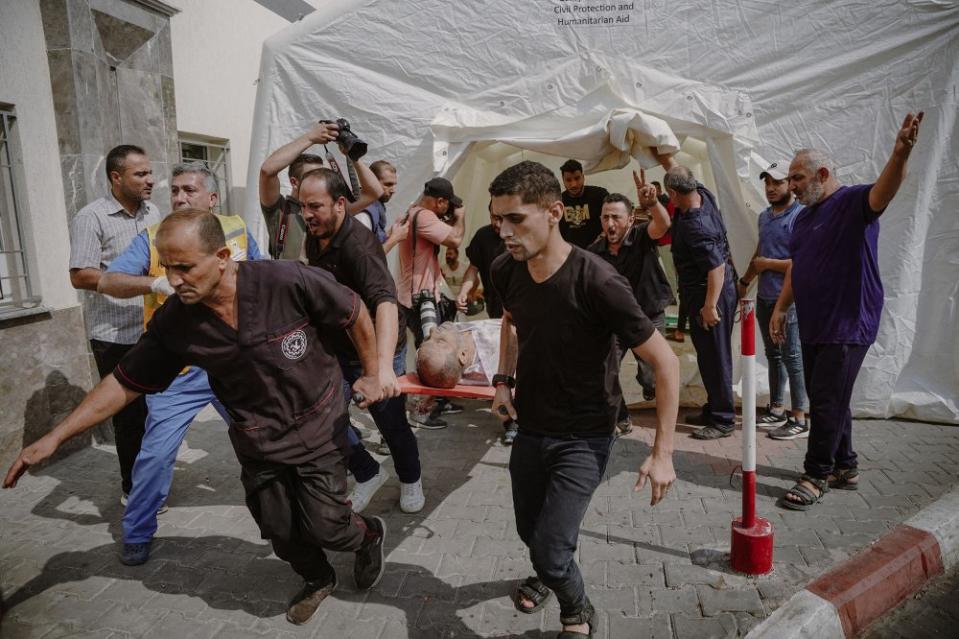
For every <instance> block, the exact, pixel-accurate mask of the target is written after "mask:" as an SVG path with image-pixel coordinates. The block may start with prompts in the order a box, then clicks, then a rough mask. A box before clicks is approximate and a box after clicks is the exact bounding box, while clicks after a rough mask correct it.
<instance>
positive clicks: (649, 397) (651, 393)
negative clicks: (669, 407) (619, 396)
mask: <svg viewBox="0 0 959 639" xmlns="http://www.w3.org/2000/svg"><path fill="white" fill-rule="evenodd" d="M643 399H644V400H645V401H647V402H651V401H653V400H654V399H656V389H655V388H645V387H644V388H643Z"/></svg>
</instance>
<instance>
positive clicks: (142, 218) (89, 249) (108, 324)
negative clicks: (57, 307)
mask: <svg viewBox="0 0 959 639" xmlns="http://www.w3.org/2000/svg"><path fill="white" fill-rule="evenodd" d="M162 219H163V216H162V215H161V214H160V210H159V209H158V208H157V207H156V205H155V204H153V203H152V202H150V201H149V200H147V201H144V202H140V207H139V208H138V209H137V212H136V214H135V215H130V214H129V213H127V212H126V210H124V208H123V205H122V204H120V203H119V202H118V201H117V199H116V198H115V197H113V194H112V193H110V194H108V195H107V196H106V197H102V198H100V199H99V200H95V201H93V202H91V203H90V204H87V205H86V206H85V207H83V208H82V209H80V211H79V212H78V213H77V215H76V217H74V218H73V229H72V233H71V237H70V268H71V269H82V268H95V269H99V270H100V271H103V272H106V270H107V269H108V268H109V267H110V264H112V263H113V260H114V259H116V258H117V257H118V256H119V255H120V254H121V253H123V251H125V250H126V248H127V247H128V246H129V245H130V243H131V242H132V241H133V238H135V237H136V236H137V234H138V233H140V232H142V231H145V230H146V229H147V227H148V226H152V225H153V224H157V223H159V222H160V221H161V220H162ZM80 293H81V297H82V300H83V315H84V318H85V320H86V324H87V336H88V337H89V338H90V339H95V340H100V341H103V342H110V343H112V344H133V343H134V342H136V341H137V340H138V339H139V338H140V335H142V334H143V299H142V298H141V297H131V298H129V299H116V298H113V297H109V296H107V295H100V294H99V293H97V292H96V291H86V290H84V291H80Z"/></svg>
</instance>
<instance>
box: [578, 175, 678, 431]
mask: <svg viewBox="0 0 959 639" xmlns="http://www.w3.org/2000/svg"><path fill="white" fill-rule="evenodd" d="M644 173H645V172H644ZM643 180H645V176H644V178H643ZM640 206H642V207H643V208H647V207H648V210H649V211H650V213H651V217H650V220H649V221H644V222H639V223H638V224H635V225H634V224H632V211H633V203H632V202H631V201H630V199H629V198H628V197H626V196H625V195H622V194H621V193H610V194H609V195H607V196H606V200H605V201H604V202H603V214H602V216H601V219H602V222H603V235H602V237H600V238H599V239H598V240H596V241H595V242H593V243H592V244H591V245H590V246H589V250H590V251H591V252H593V253H596V254H597V255H599V256H600V257H601V258H603V259H604V260H606V261H607V262H609V263H610V264H611V265H612V266H613V268H615V269H616V271H617V272H618V273H619V274H620V275H622V276H623V277H625V278H626V280H627V281H628V282H629V285H630V287H631V288H632V290H633V295H635V297H636V301H637V302H639V306H640V308H642V309H643V313H645V314H646V317H648V318H649V320H650V321H651V322H652V323H653V326H655V327H656V330H658V331H659V332H660V333H663V334H665V332H666V307H667V306H669V305H670V304H671V303H672V301H673V291H672V289H671V288H670V287H669V282H668V281H667V280H666V273H664V272H663V267H662V265H661V264H660V263H659V249H658V247H657V243H656V240H658V239H659V238H661V237H662V236H663V235H665V234H666V232H667V231H669V214H668V213H667V212H666V209H665V208H663V206H662V205H661V204H660V203H659V201H658V200H657V199H656V191H655V189H654V188H653V187H651V186H643V189H642V190H641V199H640ZM626 350H627V349H626V348H625V347H624V346H622V345H620V353H621V355H623V356H625V355H626ZM636 365H637V372H636V381H638V382H639V385H640V386H642V388H643V399H645V400H647V401H649V400H651V399H654V398H655V397H656V379H655V378H654V377H653V371H652V369H651V368H650V367H649V366H648V365H647V364H646V363H645V362H644V361H643V360H642V359H641V358H639V357H636ZM616 425H617V427H618V428H619V429H620V431H622V432H624V433H628V432H629V431H630V430H631V429H632V427H631V426H630V421H629V411H628V409H627V408H626V401H625V399H624V400H623V402H622V404H620V409H619V417H618V419H617V422H616Z"/></svg>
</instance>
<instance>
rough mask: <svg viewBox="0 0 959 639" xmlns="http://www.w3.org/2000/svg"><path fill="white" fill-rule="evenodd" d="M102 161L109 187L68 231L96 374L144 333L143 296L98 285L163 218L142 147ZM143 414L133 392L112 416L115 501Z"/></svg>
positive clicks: (124, 487)
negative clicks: (111, 292)
mask: <svg viewBox="0 0 959 639" xmlns="http://www.w3.org/2000/svg"><path fill="white" fill-rule="evenodd" d="M105 164H106V172H107V179H108V180H109V182H110V193H109V194H108V195H107V196H105V197H102V198H100V199H98V200H96V201H94V202H91V203H90V204H88V205H86V206H85V207H83V208H82V209H80V211H79V212H78V213H77V215H76V217H74V218H73V225H72V227H71V233H70V283H71V284H72V285H73V288H75V289H78V290H83V291H85V292H84V293H83V295H82V299H83V318H84V320H85V322H86V325H87V335H88V336H89V338H90V350H91V351H92V352H93V358H94V360H96V363H97V371H99V373H100V377H101V378H105V377H107V376H108V375H109V374H110V372H111V371H113V368H114V366H116V365H117V362H119V361H120V359H121V358H123V356H124V355H125V354H126V352H127V351H129V350H130V348H131V347H132V346H133V344H135V343H136V341H137V340H138V339H140V335H142V334H143V302H141V301H140V300H139V299H115V298H112V297H108V296H106V295H98V294H97V292H96V291H97V285H98V284H99V282H100V278H101V277H102V276H103V273H104V272H105V271H106V270H107V268H109V266H110V264H111V263H112V262H113V260H115V259H116V258H117V256H119V255H120V253H122V252H123V250H124V249H125V248H126V247H127V246H129V244H130V242H132V241H133V238H134V237H136V235H137V234H138V233H140V232H141V231H144V230H146V228H147V227H148V226H150V225H152V224H156V223H157V222H159V221H160V220H161V219H162V216H161V215H160V211H159V210H158V209H157V207H156V206H155V205H154V204H153V203H152V202H150V197H151V196H152V195H153V169H152V168H151V166H150V159H149V158H148V157H147V155H146V152H145V151H144V150H143V149H141V148H140V147H138V146H134V145H132V144H122V145H120V146H118V147H115V148H113V149H111V150H110V152H109V153H108V154H107V158H106V163H105ZM146 415H147V407H146V402H145V401H144V400H143V398H142V397H138V398H136V399H134V400H133V401H132V402H130V403H129V404H128V405H126V406H125V407H123V408H122V410H120V411H119V412H118V413H117V414H116V415H115V416H114V417H113V432H114V435H115V438H116V447H117V458H118V460H119V462H120V478H121V484H120V489H121V494H120V503H122V504H124V505H126V503H127V495H128V494H129V493H130V489H131V488H132V486H133V464H134V461H135V460H136V458H137V453H139V452H140V442H141V441H142V439H143V432H144V429H145V423H146Z"/></svg>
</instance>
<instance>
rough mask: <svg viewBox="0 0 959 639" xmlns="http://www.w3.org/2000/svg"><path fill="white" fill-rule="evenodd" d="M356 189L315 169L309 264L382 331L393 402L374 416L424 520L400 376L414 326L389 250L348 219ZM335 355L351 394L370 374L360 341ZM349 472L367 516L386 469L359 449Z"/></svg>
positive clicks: (388, 399)
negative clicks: (351, 295) (344, 290)
mask: <svg viewBox="0 0 959 639" xmlns="http://www.w3.org/2000/svg"><path fill="white" fill-rule="evenodd" d="M347 193H348V189H347V186H346V182H344V181H343V178H342V177H340V175H339V174H338V173H336V172H334V171H331V170H330V169H314V170H313V171H310V172H309V173H306V174H305V175H303V177H302V179H301V180H300V202H301V207H302V209H301V210H302V215H303V221H304V222H305V223H306V230H307V233H309V235H308V236H307V238H306V249H305V250H306V258H307V261H308V263H309V265H310V266H318V267H320V268H322V269H325V270H327V271H329V272H330V273H332V274H333V277H335V278H336V281H337V282H339V283H340V284H342V285H343V286H347V287H349V288H350V289H352V290H354V291H356V293H357V294H358V295H359V296H360V298H361V299H362V300H363V303H364V304H366V307H367V309H368V310H369V312H370V316H371V317H373V318H374V320H375V325H376V340H377V355H378V358H379V378H380V382H381V384H382V386H383V393H384V397H385V399H384V400H383V401H381V402H378V403H376V404H373V405H371V406H370V415H371V416H372V417H373V421H374V422H375V423H376V427H377V428H378V429H379V431H380V433H381V434H382V435H383V439H384V441H385V442H386V444H387V445H388V446H389V448H390V452H391V453H392V455H393V463H394V467H395V468H396V474H397V475H398V476H399V479H400V509H401V510H402V511H403V512H406V513H416V512H419V511H420V510H422V509H423V506H424V504H425V498H424V496H423V484H422V481H421V476H420V454H419V448H418V447H417V444H416V437H415V436H414V435H413V431H412V429H411V427H410V423H409V422H408V421H407V419H406V409H405V405H406V398H405V397H404V396H402V395H400V391H399V385H398V383H397V381H396V376H397V375H402V374H403V373H405V372H406V322H405V319H404V316H403V314H401V313H400V312H399V310H398V306H397V303H396V284H395V283H394V282H393V276H392V274H391V273H390V270H389V267H388V266H387V264H386V255H385V254H384V253H383V247H382V245H381V244H380V242H379V240H378V239H377V237H376V236H375V235H373V233H372V231H370V230H369V229H367V228H366V227H365V226H363V225H362V224H361V223H360V222H359V221H357V220H356V219H355V218H353V217H351V216H349V215H347V214H346V203H347V199H346V194H347ZM333 348H334V351H335V353H336V357H337V359H338V360H339V362H340V368H341V369H342V371H343V382H344V389H345V392H346V398H347V401H349V396H350V393H349V387H350V385H351V384H352V383H353V381H354V380H356V379H357V378H359V376H360V375H361V374H362V372H363V369H362V366H361V365H360V360H359V356H358V355H357V353H356V348H355V347H354V346H353V342H352V341H351V340H350V339H349V338H348V337H347V336H346V335H337V336H335V339H334V340H333ZM348 464H349V465H348V468H349V470H350V472H351V473H353V477H354V478H355V479H356V486H355V487H354V489H353V494H352V495H350V501H351V502H352V503H353V510H355V511H356V512H362V511H363V510H364V509H365V508H366V506H367V505H368V504H369V502H370V499H372V497H373V495H374V494H375V493H376V491H377V490H379V489H380V487H382V486H383V484H385V483H386V480H387V479H388V478H389V474H388V473H387V471H386V469H385V468H383V467H382V466H380V464H379V463H377V461H376V460H375V459H373V457H372V456H371V455H370V453H369V452H367V450H366V448H365V447H364V446H363V444H362V443H361V442H355V443H354V444H353V446H352V453H351V454H350V456H349V460H348Z"/></svg>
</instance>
